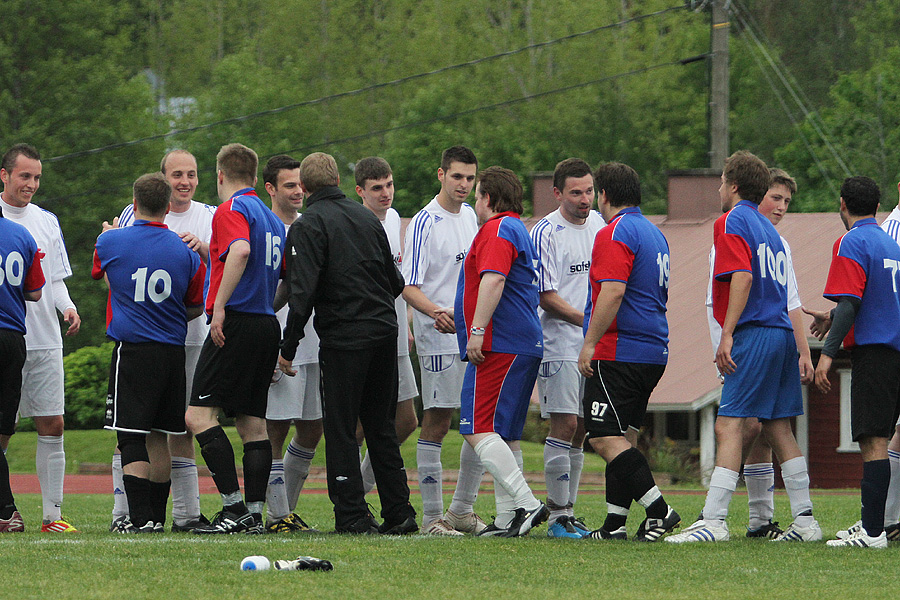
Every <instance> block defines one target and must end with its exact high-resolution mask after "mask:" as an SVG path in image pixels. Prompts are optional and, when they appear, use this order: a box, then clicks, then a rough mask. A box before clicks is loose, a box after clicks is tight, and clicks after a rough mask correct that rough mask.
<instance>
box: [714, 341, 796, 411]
mask: <svg viewBox="0 0 900 600" xmlns="http://www.w3.org/2000/svg"><path fill="white" fill-rule="evenodd" d="M731 358H732V360H733V361H734V362H735V364H736V365H737V369H736V370H735V372H734V373H733V374H731V375H725V385H724V386H723V387H722V400H721V401H720V403H719V414H720V415H721V416H723V417H756V418H757V419H760V420H763V421H768V420H772V419H784V418H787V417H796V416H797V415H802V414H803V397H802V395H801V392H800V367H799V365H798V360H799V358H800V355H799V353H798V352H797V343H796V342H795V341H794V333H793V332H792V331H791V330H789V329H782V328H780V327H759V326H756V325H744V326H743V327H741V328H740V329H738V330H737V331H735V333H734V346H733V347H732V349H731Z"/></svg>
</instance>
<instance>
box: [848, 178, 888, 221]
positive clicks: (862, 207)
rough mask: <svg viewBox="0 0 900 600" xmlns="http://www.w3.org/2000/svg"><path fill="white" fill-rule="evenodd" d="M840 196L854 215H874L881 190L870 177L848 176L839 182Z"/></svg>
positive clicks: (879, 200)
mask: <svg viewBox="0 0 900 600" xmlns="http://www.w3.org/2000/svg"><path fill="white" fill-rule="evenodd" d="M841 198H843V199H844V204H846V205H847V212H849V213H850V214H851V215H853V216H854V217H867V216H869V215H874V214H875V211H877V210H878V204H879V203H880V202H881V190H880V189H878V184H877V183H875V180H874V179H872V178H870V177H848V178H847V179H845V180H844V183H842V184H841Z"/></svg>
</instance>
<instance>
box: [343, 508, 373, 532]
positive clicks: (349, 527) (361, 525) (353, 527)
mask: <svg viewBox="0 0 900 600" xmlns="http://www.w3.org/2000/svg"><path fill="white" fill-rule="evenodd" d="M334 532H335V533H349V534H352V535H376V534H378V533H379V531H378V523H376V522H375V517H373V516H372V515H371V513H366V514H364V515H363V516H361V517H358V518H357V519H356V520H354V521H350V522H349V523H347V524H346V525H340V526H335V528H334Z"/></svg>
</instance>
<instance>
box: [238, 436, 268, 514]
mask: <svg viewBox="0 0 900 600" xmlns="http://www.w3.org/2000/svg"><path fill="white" fill-rule="evenodd" d="M243 463H244V499H245V501H246V502H265V501H266V489H267V488H268V487H269V473H270V472H271V470H272V444H271V443H270V442H269V440H260V441H258V442H247V443H246V444H244V460H243Z"/></svg>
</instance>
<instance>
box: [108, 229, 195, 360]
mask: <svg viewBox="0 0 900 600" xmlns="http://www.w3.org/2000/svg"><path fill="white" fill-rule="evenodd" d="M104 275H106V278H107V280H108V281H109V302H108V304H107V312H106V335H107V336H108V337H109V338H110V339H112V340H115V341H117V342H130V343H143V342H158V343H161V344H172V345H175V346H183V345H184V337H185V335H186V334H187V314H186V311H185V306H202V305H203V280H204V279H205V275H206V269H205V267H204V266H203V264H202V263H201V261H200V257H199V256H197V253H196V252H194V251H192V250H191V249H189V248H188V247H187V245H186V244H185V243H184V242H183V241H181V238H180V237H179V236H178V234H176V233H175V232H173V231H170V230H169V229H168V228H167V227H166V226H165V225H163V224H162V223H158V222H152V221H144V220H136V221H135V222H134V226H133V227H126V228H124V229H112V230H110V231H107V232H105V233H103V234H101V235H100V237H99V238H97V244H96V246H95V248H94V266H93V269H92V271H91V276H92V277H93V278H94V279H101V278H102V277H103V276H104Z"/></svg>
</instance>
